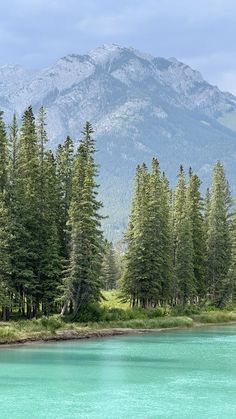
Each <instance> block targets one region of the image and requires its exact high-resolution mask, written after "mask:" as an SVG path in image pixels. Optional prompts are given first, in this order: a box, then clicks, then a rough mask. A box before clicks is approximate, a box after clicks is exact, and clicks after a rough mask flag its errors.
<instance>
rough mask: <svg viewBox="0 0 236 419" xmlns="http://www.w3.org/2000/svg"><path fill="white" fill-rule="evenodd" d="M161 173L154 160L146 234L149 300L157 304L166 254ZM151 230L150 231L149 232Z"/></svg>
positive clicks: (159, 297)
mask: <svg viewBox="0 0 236 419" xmlns="http://www.w3.org/2000/svg"><path fill="white" fill-rule="evenodd" d="M162 186H163V185H162V182H161V176H160V171H159V163H158V161H157V159H156V158H153V160H152V169H151V174H150V178H149V196H148V200H149V202H148V205H149V208H148V211H149V214H148V219H147V221H146V229H147V232H146V234H147V235H148V237H147V239H148V242H147V246H148V251H149V264H150V267H149V270H148V273H149V289H150V295H149V300H150V301H153V303H154V304H155V303H157V301H159V300H160V299H161V297H162V294H161V290H162V286H163V282H164V278H163V266H164V264H165V254H164V248H163V238H164V237H163V233H164V232H163V217H164V214H163V211H162V202H163V193H162V192H163V190H162ZM148 229H149V231H148ZM147 269H148V268H147Z"/></svg>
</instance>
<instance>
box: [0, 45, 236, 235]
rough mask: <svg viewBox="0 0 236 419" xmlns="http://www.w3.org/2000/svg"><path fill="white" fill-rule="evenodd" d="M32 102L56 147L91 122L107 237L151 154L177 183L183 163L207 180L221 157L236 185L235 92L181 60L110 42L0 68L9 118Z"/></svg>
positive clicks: (0, 93)
mask: <svg viewBox="0 0 236 419" xmlns="http://www.w3.org/2000/svg"><path fill="white" fill-rule="evenodd" d="M29 104H32V105H33V107H34V109H35V110H36V109H37V108H38V107H39V106H40V105H42V104H43V105H44V106H45V108H46V111H47V115H48V132H49V138H50V146H51V147H52V148H55V147H56V145H57V144H58V143H59V142H61V141H63V139H64V137H65V136H66V135H67V134H70V135H71V137H72V138H74V139H77V138H79V136H80V131H81V128H82V126H83V124H84V122H85V121H86V120H89V121H91V122H92V123H93V125H94V128H95V137H96V139H97V148H98V150H99V151H98V159H99V162H100V163H101V175H100V183H101V195H102V199H103V201H104V204H105V208H104V213H105V214H109V216H110V218H109V219H108V220H106V221H105V229H106V233H107V235H108V236H109V237H113V238H114V237H115V238H118V237H120V236H121V232H122V230H123V229H124V227H125V225H126V223H127V213H128V207H129V199H130V192H131V180H132V177H133V174H134V170H135V166H136V165H137V163H139V162H142V161H146V162H149V161H150V160H151V157H152V156H153V155H157V156H158V158H159V161H160V163H161V167H162V169H163V170H165V172H166V173H167V175H168V176H169V178H170V180H171V182H172V183H173V182H175V179H176V172H177V170H178V165H179V164H180V163H183V164H184V166H185V168H186V170H187V169H188V167H189V165H191V166H192V168H193V169H194V170H195V171H196V172H197V173H198V174H199V175H200V176H201V178H202V179H203V186H204V185H205V184H206V181H207V182H209V173H210V169H211V165H212V163H213V162H214V161H215V160H217V159H221V160H223V162H224V164H225V166H226V170H227V175H228V177H229V179H230V180H231V181H232V183H234V184H235V191H236V162H235V160H236V132H235V130H236V97H235V96H233V95H232V94H230V93H225V92H221V91H220V90H219V89H218V87H216V86H212V85H210V84H209V83H207V82H206V81H205V80H204V79H203V77H202V76H201V74H200V73H199V72H198V71H195V70H193V69H192V68H190V67H189V66H188V65H186V64H184V63H182V62H180V61H178V60H177V59H175V58H169V59H166V58H158V57H153V56H150V55H147V54H143V53H140V52H139V51H136V50H134V49H133V48H122V47H120V46H118V45H114V44H112V45H103V46H101V47H99V48H97V49H95V50H93V51H91V52H90V53H88V54H87V55H74V54H73V55H68V56H66V57H63V58H61V59H60V60H58V61H57V62H56V63H55V64H54V65H52V66H51V67H49V68H46V69H42V70H40V71H34V70H32V71H28V70H26V69H24V68H21V67H20V66H12V65H11V66H9V65H4V66H2V67H0V107H1V108H2V109H3V111H4V112H5V115H6V118H7V119H8V120H10V117H11V115H12V113H13V111H15V112H16V113H17V115H18V117H19V118H20V116H21V114H22V112H23V111H24V109H25V108H26V107H27V106H28V105H29Z"/></svg>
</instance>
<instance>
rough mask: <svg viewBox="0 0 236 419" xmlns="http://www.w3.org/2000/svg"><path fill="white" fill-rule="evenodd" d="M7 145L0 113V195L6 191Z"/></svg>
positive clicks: (0, 113)
mask: <svg viewBox="0 0 236 419" xmlns="http://www.w3.org/2000/svg"><path fill="white" fill-rule="evenodd" d="M7 166H8V145H7V134H6V127H5V123H4V121H3V112H2V111H0V193H3V192H4V191H5V190H6V186H7V182H8V175H7Z"/></svg>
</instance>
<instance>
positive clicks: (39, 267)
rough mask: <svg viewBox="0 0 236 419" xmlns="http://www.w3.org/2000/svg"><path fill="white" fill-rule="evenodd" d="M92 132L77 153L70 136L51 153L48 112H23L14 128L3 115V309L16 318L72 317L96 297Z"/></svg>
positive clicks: (98, 241)
mask: <svg viewBox="0 0 236 419" xmlns="http://www.w3.org/2000/svg"><path fill="white" fill-rule="evenodd" d="M92 134H93V128H92V126H91V124H90V123H89V122H87V123H86V124H85V127H84V130H83V132H82V139H81V141H80V142H79V145H78V147H77V149H76V150H74V147H73V142H72V140H71V139H70V137H67V138H66V139H65V141H64V143H63V144H62V145H59V146H58V148H57V150H56V153H55V156H54V154H53V153H52V151H50V150H48V149H47V147H46V145H47V133H46V123H45V111H44V109H43V107H41V108H40V110H39V112H38V115H37V116H36V117H35V116H34V114H33V110H32V107H31V106H30V107H28V109H26V111H25V112H24V114H23V116H22V120H21V124H20V127H19V129H18V126H17V120H16V116H15V115H14V116H13V120H12V123H11V125H10V127H9V129H8V130H7V129H6V126H5V124H4V119H3V113H2V112H1V113H0V306H1V307H2V318H3V319H4V320H7V319H8V318H9V315H10V314H11V313H12V312H13V313H16V312H17V313H18V314H19V315H22V316H27V317H28V318H32V317H37V316H38V314H39V312H42V313H43V314H44V315H48V314H51V313H55V312H58V313H59V312H60V311H61V312H62V314H64V313H65V312H68V311H69V312H71V313H73V315H74V316H76V314H77V312H78V311H79V309H80V308H81V306H82V305H86V304H88V303H90V302H94V301H98V300H99V299H100V290H101V287H102V277H101V274H100V272H101V265H102V260H103V253H104V240H103V236H102V230H101V219H102V217H101V215H100V209H101V207H102V204H101V202H100V201H99V200H98V198H97V189H98V185H97V184H96V176H97V170H98V169H97V166H96V164H95V162H94V153H95V148H94V141H93V138H92Z"/></svg>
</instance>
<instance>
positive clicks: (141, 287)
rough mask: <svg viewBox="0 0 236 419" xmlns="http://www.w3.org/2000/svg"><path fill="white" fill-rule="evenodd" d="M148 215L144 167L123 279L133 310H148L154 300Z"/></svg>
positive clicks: (128, 236)
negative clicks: (138, 308)
mask: <svg viewBox="0 0 236 419" xmlns="http://www.w3.org/2000/svg"><path fill="white" fill-rule="evenodd" d="M149 215H150V212H149V175H148V172H147V168H146V166H145V164H143V165H142V166H138V167H137V170H136V177H135V190H134V197H133V202H132V208H131V215H130V220H129V225H128V229H127V233H126V242H127V246H128V249H127V253H126V258H125V259H126V260H125V271H124V276H123V279H122V292H123V295H124V296H125V297H126V298H129V299H130V302H131V305H132V306H135V305H140V306H141V307H146V306H147V305H148V304H149V302H150V300H151V299H152V297H154V295H153V281H152V280H153V275H152V269H151V264H152V261H151V260H150V217H149ZM150 277H151V280H150ZM155 297H156V295H155Z"/></svg>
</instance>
